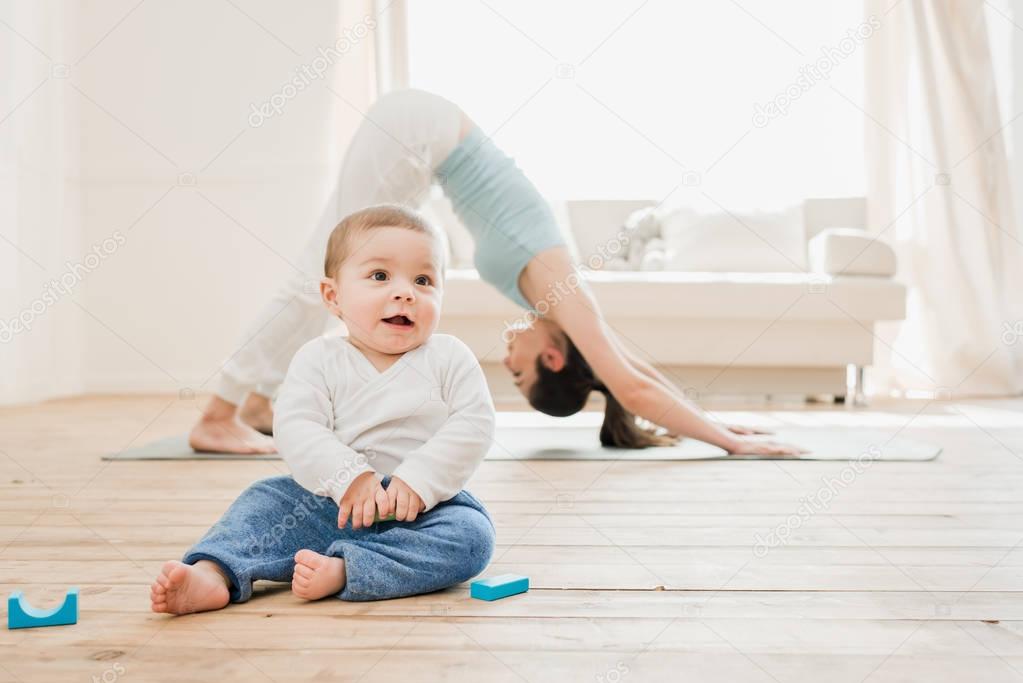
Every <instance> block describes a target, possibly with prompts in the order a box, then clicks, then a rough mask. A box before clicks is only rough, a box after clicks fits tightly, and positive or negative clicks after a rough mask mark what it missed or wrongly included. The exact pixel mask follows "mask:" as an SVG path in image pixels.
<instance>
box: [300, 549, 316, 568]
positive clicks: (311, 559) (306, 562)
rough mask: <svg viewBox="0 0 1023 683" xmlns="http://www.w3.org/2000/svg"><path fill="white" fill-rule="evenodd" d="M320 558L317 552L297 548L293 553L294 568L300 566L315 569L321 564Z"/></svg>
mask: <svg viewBox="0 0 1023 683" xmlns="http://www.w3.org/2000/svg"><path fill="white" fill-rule="evenodd" d="M320 559H321V556H320V555H319V554H318V553H315V552H313V551H312V550H309V549H308V548H307V549H305V550H299V551H298V552H297V553H295V564H296V568H297V567H299V566H301V567H307V568H309V569H316V568H317V567H318V566H320V564H321V562H320Z"/></svg>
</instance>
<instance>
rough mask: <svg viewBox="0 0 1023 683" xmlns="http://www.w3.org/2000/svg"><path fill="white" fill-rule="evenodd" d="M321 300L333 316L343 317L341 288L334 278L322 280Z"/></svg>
mask: <svg viewBox="0 0 1023 683" xmlns="http://www.w3.org/2000/svg"><path fill="white" fill-rule="evenodd" d="M320 298H322V299H323V304H324V305H325V306H326V307H327V310H328V311H330V314H331V315H333V316H335V317H337V318H340V317H341V288H340V287H338V285H337V282H336V281H335V280H334V278H330V277H325V278H322V279H321V280H320Z"/></svg>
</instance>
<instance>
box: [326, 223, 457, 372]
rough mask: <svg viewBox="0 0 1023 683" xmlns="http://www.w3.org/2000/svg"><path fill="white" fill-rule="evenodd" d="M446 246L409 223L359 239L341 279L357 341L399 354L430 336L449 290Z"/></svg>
mask: <svg viewBox="0 0 1023 683" xmlns="http://www.w3.org/2000/svg"><path fill="white" fill-rule="evenodd" d="M441 249H442V245H440V244H437V240H436V239H434V238H433V237H431V236H430V235H427V234H424V233H421V232H415V231H413V230H407V229H404V228H375V229H373V230H370V231H368V232H366V233H365V234H364V235H362V236H361V237H359V238H357V239H356V242H355V244H353V245H352V250H351V254H350V255H349V256H348V258H347V259H346V260H345V262H344V263H343V264H342V265H341V268H340V272H339V273H338V275H337V280H336V283H337V290H336V303H337V309H338V310H339V313H340V316H341V319H342V320H343V321H344V322H345V325H347V327H348V334H349V336H350V338H351V339H352V340H353V342H356V343H357V345H358V344H362V345H363V346H365V347H367V348H369V349H372V350H374V351H376V352H378V353H384V354H398V353H405V352H407V351H411V350H412V349H414V348H416V347H418V346H420V345H421V344H423V343H424V342H425V341H426V340H427V339H429V338H430V335H431V334H433V331H434V330H435V329H437V323H438V322H439V319H440V306H441V297H442V295H443V284H444V283H443V281H442V279H441V263H442V259H443V254H442V253H441V251H440V250H441ZM327 282H328V279H325V280H324V287H323V294H324V298H325V299H326V300H327V305H328V308H329V307H330V305H331V301H330V297H329V294H328V291H327V290H329V289H330V287H329V286H328V284H327ZM332 310H333V309H332Z"/></svg>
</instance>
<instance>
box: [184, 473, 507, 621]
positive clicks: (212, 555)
mask: <svg viewBox="0 0 1023 683" xmlns="http://www.w3.org/2000/svg"><path fill="white" fill-rule="evenodd" d="M389 483H390V477H385V478H384V479H383V482H382V485H383V487H384V488H385V489H386V488H387V485H388V484H389ZM337 516H338V507H337V504H336V503H334V501H333V500H331V499H330V498H326V497H324V496H317V495H314V494H312V493H311V492H309V491H307V490H306V489H304V488H302V487H301V486H299V485H298V484H297V483H295V480H294V479H292V478H291V477H272V478H270V479H263V480H262V481H257V482H256V483H255V484H253V485H252V486H250V487H249V488H247V489H246V490H245V491H244V492H242V494H241V495H240V496H238V499H237V500H235V501H234V502H233V503H232V504H231V507H229V508H228V509H227V512H225V513H224V516H223V517H221V518H220V521H218V522H217V523H216V524H214V525H213V527H212V528H211V529H210V530H209V531H207V532H206V535H204V536H203V537H202V539H200V541H199V542H198V543H196V544H195V545H194V546H193V547H192V548H191V549H190V550H189V551H188V552H187V553H185V556H184V558H182V561H183V562H184V563H185V564H195V563H196V562H198V561H199V560H211V561H213V562H216V563H217V564H218V565H220V567H221V569H223V570H224V572H225V573H226V574H227V577H228V579H229V580H230V581H231V586H230V591H231V602H245V601H246V600H248V599H249V598H250V597H252V582H253V581H256V580H259V579H265V580H268V581H291V575H292V573H293V572H294V570H295V553H296V552H298V551H299V550H302V549H304V548H308V549H309V550H314V551H316V552H318V553H321V554H323V555H328V556H331V557H340V558H344V561H345V573H346V575H347V583H346V584H345V587H344V589H343V590H342V591H341V592H339V593H338V594H337V597H339V598H340V599H342V600H385V599H388V598H400V597H405V596H408V595H417V594H420V593H429V592H431V591H436V590H440V589H442V588H447V587H448V586H452V585H454V584H456V583H461V582H463V581H468V580H469V579H471V578H472V577H474V576H476V575H477V574H479V573H480V572H482V571H483V570H484V569H485V568H486V566H487V564H488V563H489V562H490V558H491V556H492V555H493V552H494V540H495V533H494V525H493V522H491V520H490V515H488V514H487V511H486V510H485V509H484V508H483V505H482V504H481V503H480V502H479V501H478V500H476V498H475V497H473V496H472V495H471V494H470V493H469V492H468V491H461V492H459V493H458V494H457V495H456V496H455V497H454V498H451V499H450V500H446V501H444V502H443V503H440V504H438V505H437V506H436V507H434V508H433V509H432V510H430V511H428V512H426V513H425V514H422V515H420V516H419V517H417V518H416V520H415V521H414V522H378V523H376V524H374V525H373V526H371V527H369V528H365V527H364V528H362V529H352V523H351V521H349V522H348V523H347V524H346V526H345V528H344V529H339V528H338V526H337Z"/></svg>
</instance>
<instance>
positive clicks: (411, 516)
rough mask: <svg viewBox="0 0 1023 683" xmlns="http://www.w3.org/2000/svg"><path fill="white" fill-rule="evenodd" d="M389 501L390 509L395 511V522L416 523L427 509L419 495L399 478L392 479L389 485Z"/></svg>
mask: <svg viewBox="0 0 1023 683" xmlns="http://www.w3.org/2000/svg"><path fill="white" fill-rule="evenodd" d="M387 501H388V503H389V504H390V506H391V508H390V509H392V510H394V519H395V521H398V522H414V521H416V517H417V516H418V515H419V513H420V512H422V511H423V508H424V507H426V505H424V504H423V499H422V498H420V497H419V494H417V493H416V492H415V491H413V490H412V489H411V488H410V487H409V485H408V484H406V483H405V482H403V481H402V480H401V479H399V478H398V477H391V483H390V484H388V485H387ZM381 516H383V513H381Z"/></svg>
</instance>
